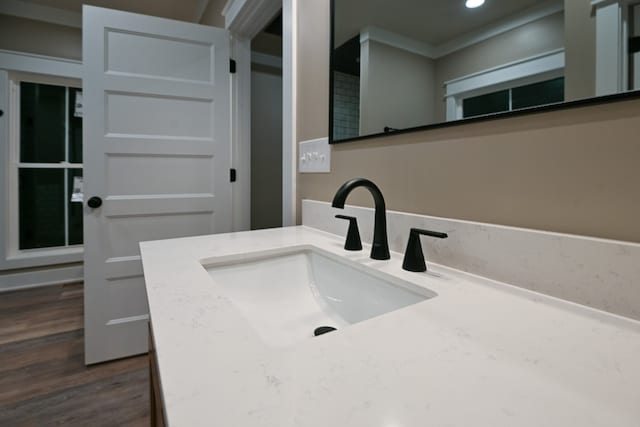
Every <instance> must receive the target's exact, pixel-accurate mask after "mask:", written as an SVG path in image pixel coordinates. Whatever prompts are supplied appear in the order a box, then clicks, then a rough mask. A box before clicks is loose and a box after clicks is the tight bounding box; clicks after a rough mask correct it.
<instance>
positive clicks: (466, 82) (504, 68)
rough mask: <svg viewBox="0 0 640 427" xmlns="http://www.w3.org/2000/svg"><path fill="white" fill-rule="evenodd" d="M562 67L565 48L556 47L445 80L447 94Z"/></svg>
mask: <svg viewBox="0 0 640 427" xmlns="http://www.w3.org/2000/svg"><path fill="white" fill-rule="evenodd" d="M562 68H564V49H556V50H552V51H550V52H545V53H543V54H540V55H534V56H530V57H528V58H524V59H520V60H518V61H513V62H509V63H507V64H503V65H499V66H497V67H492V68H489V69H487V70H483V71H479V72H477V73H472V74H468V75H466V76H462V77H459V78H456V79H453V80H449V81H446V82H444V84H445V96H452V95H457V94H459V93H463V92H469V91H472V90H477V89H480V88H483V87H487V86H493V85H496V84H499V83H504V82H508V81H511V80H518V79H522V78H524V77H529V76H532V75H535V74H541V73H546V72H549V71H554V70H559V69H562Z"/></svg>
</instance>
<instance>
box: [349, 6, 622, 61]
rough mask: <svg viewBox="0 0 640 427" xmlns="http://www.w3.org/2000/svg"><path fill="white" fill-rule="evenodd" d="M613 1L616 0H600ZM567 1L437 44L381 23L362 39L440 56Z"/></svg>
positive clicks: (555, 10)
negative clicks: (412, 36)
mask: <svg viewBox="0 0 640 427" xmlns="http://www.w3.org/2000/svg"><path fill="white" fill-rule="evenodd" d="M599 1H614V0H599ZM563 10H564V4H563V3H562V2H559V1H557V0H552V1H547V2H544V3H542V4H541V5H537V6H534V7H532V8H529V9H527V10H524V11H522V12H521V13H518V14H516V15H512V16H510V17H508V18H505V19H502V20H500V21H498V22H497V23H494V24H492V25H491V26H486V27H484V28H481V29H479V30H477V31H474V32H471V33H468V34H465V35H462V36H460V37H456V38H454V39H452V40H450V41H448V42H445V43H442V44H440V45H437V46H433V45H430V44H428V43H423V42H421V41H418V40H415V39H412V38H410V37H407V36H403V35H401V34H398V33H394V32H392V31H388V30H385V29H383V28H380V27H375V26H367V27H365V28H364V29H363V30H362V32H361V33H360V43H364V42H366V41H368V40H373V41H376V42H379V43H384V44H386V45H389V46H392V47H395V48H397V49H402V50H406V51H408V52H411V53H415V54H416V55H421V56H424V57H427V58H431V59H439V58H442V57H444V56H447V55H450V54H452V53H453V52H456V51H458V50H461V49H464V48H466V47H469V46H472V45H474V44H477V43H481V42H483V41H485V40H488V39H490V38H492V37H496V36H498V35H500V34H504V33H506V32H508V31H511V30H514V29H516V28H519V27H522V26H524V25H527V24H529V23H531V22H535V21H538V20H540V19H543V18H546V17H547V16H551V15H553V14H556V13H559V12H562V11H563Z"/></svg>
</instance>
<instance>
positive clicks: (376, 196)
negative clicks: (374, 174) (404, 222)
mask: <svg viewBox="0 0 640 427" xmlns="http://www.w3.org/2000/svg"><path fill="white" fill-rule="evenodd" d="M357 187H364V188H366V189H367V190H369V192H370V193H371V195H372V196H373V201H374V203H375V209H376V211H375V222H374V225H373V243H372V245H371V258H373V259H389V258H391V256H390V255H389V242H388V241H387V211H386V209H387V208H386V205H385V203H384V197H383V196H382V192H381V191H380V189H379V188H378V186H377V185H375V184H374V183H373V182H371V181H369V180H368V179H365V178H355V179H352V180H349V181H347V182H345V183H344V184H342V185H341V186H340V188H338V191H337V192H336V194H335V196H333V202H332V203H331V206H333V207H334V208H339V209H344V202H345V201H346V200H347V196H348V195H349V193H351V191H352V190H353V189H354V188H357Z"/></svg>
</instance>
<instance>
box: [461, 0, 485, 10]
mask: <svg viewBox="0 0 640 427" xmlns="http://www.w3.org/2000/svg"><path fill="white" fill-rule="evenodd" d="M483 4H484V0H467V2H466V3H465V6H467V7H468V8H469V9H473V8H476V7H480V6H482V5H483Z"/></svg>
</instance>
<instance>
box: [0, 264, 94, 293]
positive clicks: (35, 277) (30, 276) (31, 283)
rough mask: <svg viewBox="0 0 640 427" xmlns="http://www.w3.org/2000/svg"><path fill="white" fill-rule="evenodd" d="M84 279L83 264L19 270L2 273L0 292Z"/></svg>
mask: <svg viewBox="0 0 640 427" xmlns="http://www.w3.org/2000/svg"><path fill="white" fill-rule="evenodd" d="M83 279H84V267H83V264H81V263H78V264H72V265H65V266H64V267H50V268H45V269H37V270H26V271H25V270H18V271H16V272H13V273H12V272H8V273H1V272H0V292H8V291H16V290H21V289H29V288H37V287H40V286H49V285H59V284H62V283H71V282H80V281H82V280H83Z"/></svg>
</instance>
